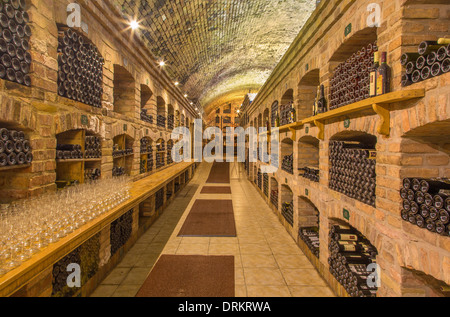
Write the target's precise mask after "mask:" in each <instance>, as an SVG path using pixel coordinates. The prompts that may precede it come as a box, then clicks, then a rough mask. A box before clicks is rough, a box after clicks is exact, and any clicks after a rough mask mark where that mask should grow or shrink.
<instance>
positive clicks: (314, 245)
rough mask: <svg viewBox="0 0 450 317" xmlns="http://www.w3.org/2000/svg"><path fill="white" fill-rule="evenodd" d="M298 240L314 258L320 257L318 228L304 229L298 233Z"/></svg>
mask: <svg viewBox="0 0 450 317" xmlns="http://www.w3.org/2000/svg"><path fill="white" fill-rule="evenodd" d="M298 236H299V238H300V239H301V240H302V241H303V242H304V243H305V244H306V246H307V247H308V249H309V250H311V252H312V254H314V256H315V257H316V258H319V256H320V240H319V227H305V228H300V229H299V231H298Z"/></svg>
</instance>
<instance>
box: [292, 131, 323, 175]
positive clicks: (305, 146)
mask: <svg viewBox="0 0 450 317" xmlns="http://www.w3.org/2000/svg"><path fill="white" fill-rule="evenodd" d="M319 146H320V141H319V139H316V138H315V137H312V136H308V135H307V136H304V137H302V138H300V140H299V141H298V158H297V162H298V168H299V169H300V168H310V169H315V170H319V160H320V149H319Z"/></svg>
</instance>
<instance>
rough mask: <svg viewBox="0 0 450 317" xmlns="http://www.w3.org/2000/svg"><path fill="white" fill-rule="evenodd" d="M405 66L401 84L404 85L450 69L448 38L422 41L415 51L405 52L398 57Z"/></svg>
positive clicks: (449, 42)
mask: <svg viewBox="0 0 450 317" xmlns="http://www.w3.org/2000/svg"><path fill="white" fill-rule="evenodd" d="M400 63H401V65H402V66H403V67H404V68H405V74H404V75H403V76H402V86H403V87H406V86H409V85H412V84H415V83H418V82H421V81H423V80H427V79H428V78H432V77H436V76H439V75H441V74H445V73H448V72H449V71H450V39H440V40H438V41H424V42H422V43H420V44H419V46H418V49H417V52H413V53H405V54H403V55H402V57H401V58H400Z"/></svg>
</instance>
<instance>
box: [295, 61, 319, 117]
mask: <svg viewBox="0 0 450 317" xmlns="http://www.w3.org/2000/svg"><path fill="white" fill-rule="evenodd" d="M319 86H320V71H319V69H312V70H310V71H309V72H308V73H306V74H305V75H304V76H303V77H302V79H301V80H300V83H299V84H298V91H299V95H298V108H297V120H302V119H306V118H309V117H311V116H313V115H314V114H315V113H314V101H315V99H316V97H317V95H318V87H319Z"/></svg>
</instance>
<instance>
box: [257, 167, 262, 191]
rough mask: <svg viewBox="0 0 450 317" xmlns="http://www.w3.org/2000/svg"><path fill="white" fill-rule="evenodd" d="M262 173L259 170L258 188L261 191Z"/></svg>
mask: <svg viewBox="0 0 450 317" xmlns="http://www.w3.org/2000/svg"><path fill="white" fill-rule="evenodd" d="M262 180H263V177H262V173H261V169H259V170H258V188H259V189H261V190H262Z"/></svg>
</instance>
